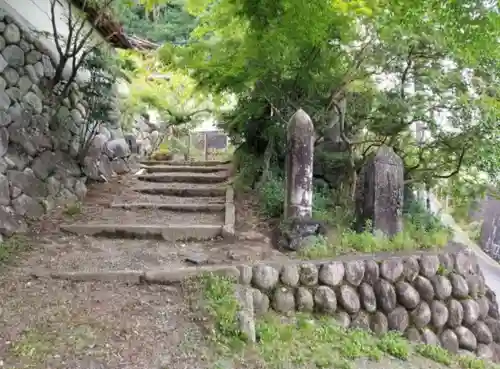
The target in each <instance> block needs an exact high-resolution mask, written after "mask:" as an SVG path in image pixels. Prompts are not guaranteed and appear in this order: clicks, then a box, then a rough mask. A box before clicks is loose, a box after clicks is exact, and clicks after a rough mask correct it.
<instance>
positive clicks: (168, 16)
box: [115, 0, 196, 44]
mask: <svg viewBox="0 0 500 369" xmlns="http://www.w3.org/2000/svg"><path fill="white" fill-rule="evenodd" d="M146 5H147V4H146ZM146 5H145V4H144V3H140V2H133V1H132V2H131V1H130V0H116V3H115V12H116V14H117V16H118V19H119V20H120V22H121V23H122V24H123V27H124V29H125V31H126V32H127V33H129V34H133V35H136V36H138V37H140V38H144V39H147V40H150V41H153V42H158V43H161V44H162V43H165V42H173V43H184V42H186V41H187V39H188V38H189V34H190V32H191V31H192V30H193V29H194V27H195V26H196V18H195V17H193V16H192V15H191V14H189V13H188V12H186V11H185V10H184V1H183V0H172V1H169V2H161V3H160V2H159V3H157V4H154V5H151V6H150V7H148V6H146Z"/></svg>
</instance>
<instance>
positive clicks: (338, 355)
mask: <svg viewBox="0 0 500 369" xmlns="http://www.w3.org/2000/svg"><path fill="white" fill-rule="evenodd" d="M200 287H201V288H200ZM199 288H200V290H201V291H202V292H201V293H202V298H203V301H202V304H201V306H203V307H204V308H205V309H206V310H205V312H208V314H209V317H210V320H211V327H212V329H211V330H210V331H211V338H212V340H213V343H214V345H215V348H216V349H217V350H216V351H217V352H218V354H219V355H222V356H223V357H222V356H221V357H219V360H223V361H226V360H228V358H231V359H235V360H240V361H241V360H242V358H243V357H246V356H249V357H251V358H252V360H255V358H256V357H257V358H258V360H259V362H260V364H261V365H260V366H258V367H259V368H260V367H264V368H266V369H282V368H297V369H298V368H316V369H326V368H332V369H333V368H335V369H353V368H355V363H356V360H358V359H370V360H375V361H379V360H381V359H386V358H394V359H398V360H403V361H411V360H413V359H415V360H417V359H418V358H419V357H425V358H427V359H430V360H432V361H434V362H435V365H434V364H433V366H432V367H429V368H430V369H432V368H434V369H442V368H445V367H450V368H462V369H498V366H494V365H493V364H491V363H488V362H485V361H483V360H480V359H478V358H475V357H464V356H461V357H458V356H455V355H452V354H450V353H449V352H448V351H446V350H445V349H443V348H441V347H436V346H429V345H416V346H415V345H413V344H411V343H410V342H409V341H407V340H405V339H404V338H403V337H402V336H401V335H399V334H398V333H396V332H389V333H387V334H385V335H383V336H380V337H376V336H374V335H372V334H371V333H369V332H368V331H363V330H357V329H351V330H349V329H344V328H342V327H340V326H339V325H338V324H337V323H336V321H335V320H334V319H333V318H332V317H325V316H322V317H316V316H314V315H311V314H302V313H301V314H297V315H295V316H294V317H293V318H287V319H286V320H285V318H283V317H280V316H277V315H275V314H272V313H269V314H268V315H266V316H264V317H262V318H259V319H258V320H257V322H256V332H257V337H258V342H257V343H256V344H255V345H252V344H246V343H245V341H244V340H243V338H242V336H241V334H240V332H239V331H238V328H237V322H236V320H235V314H236V311H237V309H238V303H237V301H236V300H235V298H234V285H233V282H232V281H231V280H230V279H227V278H223V277H219V276H215V275H207V276H204V277H203V278H202V280H201V286H199ZM229 367H231V366H229ZM250 367H254V366H250Z"/></svg>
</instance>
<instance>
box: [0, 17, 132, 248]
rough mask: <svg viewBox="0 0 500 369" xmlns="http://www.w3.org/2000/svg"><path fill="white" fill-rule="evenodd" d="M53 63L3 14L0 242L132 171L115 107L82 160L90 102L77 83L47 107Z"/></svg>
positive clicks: (34, 40) (0, 32)
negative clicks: (95, 185) (95, 184)
mask: <svg viewBox="0 0 500 369" xmlns="http://www.w3.org/2000/svg"><path fill="white" fill-rule="evenodd" d="M54 60H55V56H54V55H52V54H51V53H50V51H48V50H46V49H45V48H44V46H43V44H42V43H41V42H40V41H39V40H38V36H37V35H36V34H34V33H32V31H30V30H28V29H26V28H25V27H24V26H23V25H21V24H20V23H18V22H16V20H15V19H14V18H13V17H11V16H10V15H8V14H6V13H5V10H0V240H1V236H2V235H4V236H5V235H6V236H10V235H12V234H13V233H14V232H16V231H20V230H23V229H25V228H26V223H27V222H26V221H27V219H30V218H38V217H40V216H41V215H43V214H44V213H45V212H47V211H48V210H50V209H52V208H53V207H54V206H55V205H56V204H58V203H61V202H73V201H76V200H78V199H81V198H83V197H84V196H85V193H86V185H85V183H86V180H87V178H91V179H94V180H101V179H102V177H103V176H104V177H110V176H111V175H113V173H114V172H117V173H123V172H125V171H127V170H128V166H127V162H126V159H127V157H128V156H129V155H130V149H129V147H128V145H127V143H126V141H125V140H124V138H123V133H122V132H121V128H120V122H119V116H118V117H117V116H116V114H115V115H113V114H112V113H113V112H114V110H116V109H112V110H113V111H110V114H109V115H110V120H109V122H108V123H107V124H106V125H103V126H101V127H100V133H99V135H98V136H97V137H96V138H95V139H94V141H93V145H92V147H91V150H90V151H89V155H88V157H87V158H85V161H84V163H83V165H80V164H79V163H78V162H77V161H76V159H75V158H76V156H77V153H78V149H79V145H80V141H81V140H80V136H81V135H82V134H84V125H83V123H84V117H85V109H86V103H85V100H84V97H83V96H82V94H81V93H80V92H79V86H78V85H77V84H76V83H75V84H73V85H72V86H71V91H70V94H69V98H67V99H65V100H64V102H63V104H62V106H60V107H59V108H58V110H57V111H53V110H52V108H50V104H48V103H46V102H50V100H53V98H54V96H52V91H47V89H46V88H45V87H44V86H46V85H47V83H46V82H47V81H48V80H49V79H50V78H52V77H53V76H54V74H55V63H54ZM53 117H56V119H52V118H53Z"/></svg>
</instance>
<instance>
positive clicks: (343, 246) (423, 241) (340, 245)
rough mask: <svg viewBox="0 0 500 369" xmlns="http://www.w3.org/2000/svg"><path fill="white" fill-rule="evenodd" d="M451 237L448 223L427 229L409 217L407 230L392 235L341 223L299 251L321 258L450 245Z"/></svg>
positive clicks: (303, 255)
mask: <svg viewBox="0 0 500 369" xmlns="http://www.w3.org/2000/svg"><path fill="white" fill-rule="evenodd" d="M367 228H370V227H369V226H367ZM449 238H450V232H449V230H448V229H446V228H444V227H436V228H434V229H431V230H428V231H425V230H423V229H422V228H421V226H420V225H415V224H413V223H412V222H411V221H410V220H409V219H408V218H406V219H405V221H404V231H403V232H401V233H399V234H397V235H396V236H395V237H392V238H389V237H386V236H384V235H381V234H373V233H372V232H368V231H364V232H355V231H353V230H351V229H349V228H345V227H342V226H338V227H336V229H335V230H334V231H331V232H330V233H329V234H328V237H326V238H320V239H318V241H317V242H315V243H314V244H311V245H309V246H308V247H305V248H303V249H301V250H299V255H300V256H301V257H303V258H305V259H311V260H318V259H325V258H331V257H335V256H339V255H343V254H352V253H361V254H375V253H378V252H395V251H404V250H429V249H435V248H440V247H443V246H446V245H447V243H448V240H449Z"/></svg>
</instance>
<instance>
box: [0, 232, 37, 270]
mask: <svg viewBox="0 0 500 369" xmlns="http://www.w3.org/2000/svg"><path fill="white" fill-rule="evenodd" d="M30 249H31V244H30V243H29V241H28V239H27V238H26V237H24V236H21V235H14V236H12V237H11V238H8V239H6V240H4V241H3V242H2V243H0V265H5V264H7V263H10V262H12V261H13V260H14V259H15V258H16V257H17V256H18V255H19V254H20V253H23V252H25V251H28V250H30Z"/></svg>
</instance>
